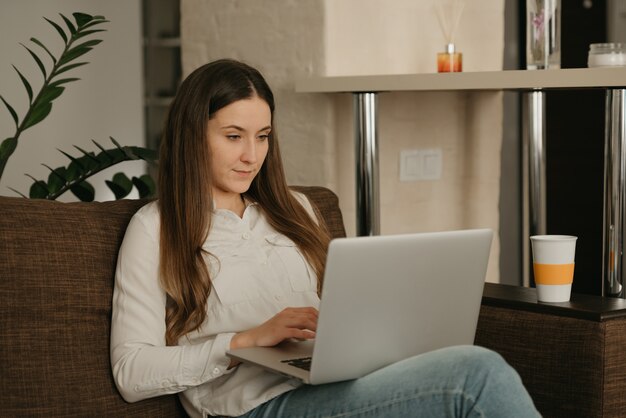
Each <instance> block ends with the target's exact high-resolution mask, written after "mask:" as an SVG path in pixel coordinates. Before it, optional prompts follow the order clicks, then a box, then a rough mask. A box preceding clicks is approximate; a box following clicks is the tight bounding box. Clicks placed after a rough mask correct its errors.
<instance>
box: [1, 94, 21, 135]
mask: <svg viewBox="0 0 626 418" xmlns="http://www.w3.org/2000/svg"><path fill="white" fill-rule="evenodd" d="M0 100H2V102H3V103H4V105H5V106H6V107H7V109H9V113H10V114H11V117H12V118H13V120H14V121H15V127H16V128H17V126H18V125H19V122H18V119H17V113H15V109H13V107H12V106H11V105H10V104H9V103H8V102H7V101H6V100H4V97H2V96H0Z"/></svg>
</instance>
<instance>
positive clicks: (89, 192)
mask: <svg viewBox="0 0 626 418" xmlns="http://www.w3.org/2000/svg"><path fill="white" fill-rule="evenodd" d="M70 190H71V191H72V193H73V194H74V196H76V197H77V198H78V199H79V200H80V201H81V202H93V199H94V197H95V196H96V191H95V190H94V188H93V186H92V185H91V184H89V182H87V181H83V182H81V183H78V184H76V185H74V186H72V187H71V188H70Z"/></svg>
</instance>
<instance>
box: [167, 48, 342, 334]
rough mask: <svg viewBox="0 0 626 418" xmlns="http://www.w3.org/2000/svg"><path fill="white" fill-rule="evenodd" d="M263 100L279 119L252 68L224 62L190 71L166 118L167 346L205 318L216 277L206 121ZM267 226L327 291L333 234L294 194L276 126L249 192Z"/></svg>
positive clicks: (266, 89) (266, 88)
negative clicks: (209, 249)
mask: <svg viewBox="0 0 626 418" xmlns="http://www.w3.org/2000/svg"><path fill="white" fill-rule="evenodd" d="M255 95H256V96H258V97H259V98H261V99H263V100H264V101H265V102H266V103H267V104H268V105H269V107H270V110H271V112H272V122H273V119H274V95H273V94H272V91H271V89H270V88H269V86H268V84H267V82H266V81H265V80H264V79H263V76H262V75H261V74H260V73H259V72H258V71H257V70H256V69H254V68H252V67H250V66H248V65H246V64H244V63H241V62H238V61H234V60H218V61H214V62H211V63H209V64H206V65H204V66H202V67H200V68H198V69H196V70H195V71H194V72H192V73H191V74H190V75H189V76H188V77H187V78H186V79H185V81H184V82H183V83H182V84H181V86H180V88H179V90H178V93H177V95H176V98H175V99H174V101H173V102H172V105H171V106H170V109H169V114H168V117H167V120H166V124H165V129H164V132H163V138H162V141H161V150H160V156H159V209H160V220H161V232H160V264H159V270H160V281H161V286H162V287H163V289H164V290H165V292H166V294H167V304H166V317H165V322H166V335H165V337H166V342H167V344H168V345H175V344H176V343H177V342H178V340H179V338H180V337H182V336H183V335H185V334H187V333H189V332H192V331H195V330H197V329H198V328H200V326H201V325H202V323H203V322H204V321H205V320H206V317H207V309H206V304H207V300H208V297H209V293H210V292H211V286H212V285H211V276H210V274H209V270H208V267H207V264H206V259H205V256H206V255H207V253H206V251H205V250H203V249H202V245H203V244H204V242H205V241H206V239H207V238H208V235H209V230H210V228H211V208H212V202H213V196H212V179H211V150H210V147H209V145H208V141H207V122H208V120H209V119H210V118H212V117H213V115H214V114H215V112H217V111H218V110H220V109H221V108H223V107H225V106H227V105H229V104H231V103H233V102H235V101H238V100H243V99H248V98H250V97H253V96H255ZM245 195H246V197H247V198H248V199H249V200H252V201H256V202H258V203H259V205H260V207H261V209H262V210H263V212H264V213H265V215H266V216H267V219H268V222H269V223H270V225H272V226H273V227H274V228H275V229H276V230H277V231H278V232H280V233H282V234H284V235H286V236H287V237H289V238H290V239H291V240H292V241H294V242H295V243H296V245H297V246H298V248H299V250H300V251H301V252H302V254H303V255H304V257H305V258H306V259H307V261H308V262H309V264H310V265H311V266H312V267H313V269H314V271H315V273H316V275H317V277H318V291H319V289H320V286H321V280H322V275H323V271H324V263H325V260H326V251H327V249H328V243H329V241H330V237H329V234H328V232H327V230H326V228H325V226H324V223H323V220H322V219H320V220H319V222H320V225H318V224H317V223H316V222H315V221H314V220H312V219H311V217H310V216H309V215H308V214H307V212H306V211H305V209H304V208H303V207H302V206H301V205H300V204H299V202H298V201H297V200H296V199H295V198H294V196H293V195H292V193H291V192H290V191H289V188H288V186H287V182H286V180H285V174H284V170H283V165H282V160H281V157H280V149H279V146H278V140H277V136H276V130H275V128H274V127H273V128H272V131H271V133H270V135H269V150H268V154H267V157H266V159H265V162H264V163H263V166H262V167H261V170H260V172H259V173H258V175H257V176H256V177H255V179H254V180H253V182H252V184H251V186H250V189H249V190H248V191H247V192H246V193H245Z"/></svg>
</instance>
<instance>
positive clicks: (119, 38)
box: [0, 0, 145, 200]
mask: <svg viewBox="0 0 626 418" xmlns="http://www.w3.org/2000/svg"><path fill="white" fill-rule="evenodd" d="M73 12H84V13H88V14H91V15H104V16H105V17H106V18H107V19H108V20H110V23H106V24H104V25H102V27H103V28H106V29H107V32H101V33H99V34H96V35H92V36H90V37H89V38H86V39H102V40H103V42H102V43H101V44H100V45H97V46H96V47H95V49H93V50H92V51H91V52H89V53H88V54H86V55H84V56H83V57H84V58H85V60H86V61H88V62H89V63H90V64H88V65H86V66H83V67H79V68H77V69H75V70H71V71H69V72H67V73H65V74H64V75H67V76H68V77H78V78H80V79H81V80H80V81H77V82H74V83H69V84H67V85H66V90H65V92H64V93H63V94H62V95H61V97H59V98H58V99H56V100H55V101H54V102H53V107H52V112H51V113H50V115H49V116H48V117H47V118H46V119H45V120H44V121H43V122H41V123H40V124H38V125H36V126H34V127H33V128H30V129H28V130H26V131H25V132H24V133H23V134H22V135H21V137H20V139H19V144H18V148H17V150H16V151H15V153H14V154H13V156H12V157H11V158H10V159H9V162H8V164H7V166H6V168H5V172H4V175H3V177H2V179H1V180H0V194H1V195H7V196H15V195H16V194H15V193H14V192H12V191H11V190H9V189H8V187H13V188H14V189H17V190H19V191H20V192H22V193H24V194H26V195H28V189H29V187H30V184H31V183H32V181H31V180H30V179H28V178H27V177H26V176H24V173H29V174H31V175H33V176H34V177H36V178H45V179H47V177H48V170H47V169H46V168H45V167H42V166H41V163H45V164H47V165H49V166H51V167H58V166H61V165H64V166H66V165H67V164H68V163H69V160H67V159H66V158H65V157H64V156H63V155H62V154H61V153H59V152H58V151H57V150H56V149H57V148H59V149H62V150H64V151H66V152H69V153H70V154H72V155H79V154H78V151H77V150H75V149H74V148H73V145H78V146H80V147H81V148H83V149H86V150H89V151H97V148H96V147H95V145H93V144H92V143H91V140H92V139H94V140H96V141H97V142H99V143H100V144H102V145H104V146H105V147H106V148H111V147H113V144H112V143H111V142H110V140H109V136H112V137H114V138H115V139H116V140H117V141H118V142H119V143H121V144H122V145H140V146H142V145H143V143H144V129H143V107H142V106H143V104H142V96H143V78H142V49H141V47H142V45H141V8H140V1H139V0H108V1H97V0H20V1H12V0H0V27H1V28H2V36H1V37H0V53H1V54H2V63H1V64H0V94H1V95H2V96H3V97H4V98H5V99H6V100H7V101H8V102H9V103H11V104H12V105H13V107H14V108H15V109H16V111H17V113H18V115H20V119H21V117H23V116H24V114H25V112H26V106H27V96H26V92H25V90H24V87H23V86H22V83H21V82H20V80H19V78H18V76H17V73H15V71H14V70H13V68H12V67H11V64H14V65H15V66H16V67H18V68H19V69H20V71H21V72H22V73H23V74H24V75H25V76H26V77H27V78H28V79H29V80H30V81H31V84H32V85H33V89H34V90H35V91H38V90H39V88H40V87H41V82H42V74H41V72H40V71H39V68H38V67H37V65H36V64H35V62H34V61H33V60H32V58H31V57H30V55H29V54H28V52H27V51H26V50H25V49H24V48H23V47H22V46H20V45H19V43H20V42H21V43H23V44H25V45H26V46H28V47H31V46H32V48H31V49H33V51H35V52H37V53H38V55H39V56H40V57H41V58H42V59H43V60H44V62H46V63H50V59H49V57H48V56H47V54H46V53H45V52H43V51H42V50H41V48H39V47H38V46H36V45H34V44H32V42H30V41H29V39H30V38H31V37H35V38H37V39H39V40H40V41H41V42H43V43H44V44H45V45H46V46H48V48H49V49H50V50H51V51H52V52H53V53H54V54H55V55H56V54H57V53H58V52H59V51H60V48H61V45H62V40H61V38H60V37H59V35H58V34H57V32H56V31H55V30H54V28H53V27H52V26H51V25H50V24H49V23H47V22H46V21H45V20H44V19H43V17H47V18H48V19H51V20H54V21H55V22H57V23H60V22H62V20H61V17H60V16H59V13H63V14H64V15H66V16H67V17H69V18H70V19H73V17H71V14H72V13H73ZM61 24H62V23H61ZM105 25H106V26H105ZM62 26H64V24H62ZM39 51H41V54H39ZM83 57H81V59H82V58H83ZM0 107H2V110H0V138H2V139H4V138H6V137H9V136H13V134H14V132H15V130H14V123H13V120H12V119H11V117H10V116H9V113H8V112H7V111H6V109H5V108H4V105H1V104H0ZM118 171H124V172H125V173H126V174H127V175H128V176H129V177H131V176H133V175H141V174H142V173H143V172H144V171H145V164H143V163H142V162H131V163H123V164H120V165H117V166H115V167H112V168H110V169H109V170H107V171H106V172H104V173H102V174H101V175H98V176H96V177H93V178H92V181H91V183H92V185H93V186H94V187H95V188H96V200H107V199H112V198H113V194H112V193H111V192H110V191H109V190H108V188H107V187H106V185H105V184H104V178H107V179H108V178H110V177H112V175H113V174H114V173H116V172H118ZM60 200H76V199H75V198H74V197H73V195H71V193H69V192H68V193H66V194H65V195H64V196H63V197H62V198H61V199H60Z"/></svg>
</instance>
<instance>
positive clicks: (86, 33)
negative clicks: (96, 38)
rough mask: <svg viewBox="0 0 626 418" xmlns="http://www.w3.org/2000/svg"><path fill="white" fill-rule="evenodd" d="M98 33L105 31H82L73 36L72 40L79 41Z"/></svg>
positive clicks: (104, 30)
mask: <svg viewBox="0 0 626 418" xmlns="http://www.w3.org/2000/svg"><path fill="white" fill-rule="evenodd" d="M98 32H106V29H92V30H83V31H81V32H77V33H76V35H74V39H80V38H82V37H84V36H87V35H91V34H92V33H98Z"/></svg>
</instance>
